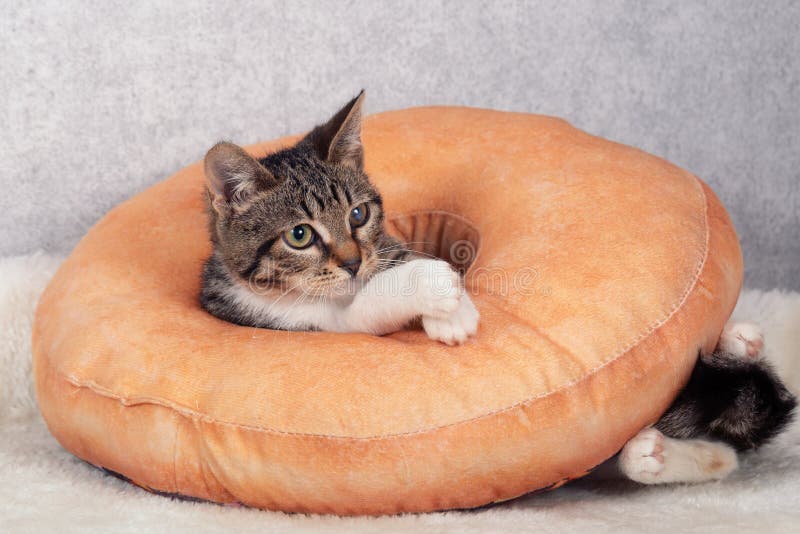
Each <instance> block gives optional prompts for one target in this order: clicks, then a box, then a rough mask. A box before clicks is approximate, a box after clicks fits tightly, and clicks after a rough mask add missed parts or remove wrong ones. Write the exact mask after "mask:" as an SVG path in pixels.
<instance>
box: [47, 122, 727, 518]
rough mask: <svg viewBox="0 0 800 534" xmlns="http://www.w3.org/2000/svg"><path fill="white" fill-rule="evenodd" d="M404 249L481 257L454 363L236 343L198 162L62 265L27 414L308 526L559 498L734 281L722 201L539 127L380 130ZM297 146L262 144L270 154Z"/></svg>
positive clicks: (702, 342)
mask: <svg viewBox="0 0 800 534" xmlns="http://www.w3.org/2000/svg"><path fill="white" fill-rule="evenodd" d="M363 137H364V144H365V152H366V167H367V171H368V172H369V174H370V176H371V178H372V180H373V181H374V183H375V184H376V185H377V186H378V188H379V189H380V190H381V192H382V194H383V197H384V202H385V208H386V211H387V215H388V218H389V223H388V224H389V228H390V230H391V231H392V232H393V233H395V234H397V235H398V236H400V237H401V238H403V239H405V240H407V241H409V242H412V243H413V246H415V247H418V248H420V249H423V250H427V251H429V252H434V253H437V254H439V255H442V256H444V257H449V258H451V259H454V260H455V261H456V262H458V261H461V260H459V255H460V254H461V251H462V250H466V251H467V254H468V257H467V259H466V260H465V261H464V264H463V266H464V267H465V268H467V267H468V268H467V272H466V279H465V283H466V287H467V290H468V291H469V292H470V294H471V296H472V298H473V301H474V302H475V304H476V306H477V307H478V309H479V310H480V312H481V323H480V326H479V330H478V335H477V337H476V338H474V339H472V340H470V341H469V342H467V343H466V344H464V345H462V346H460V347H448V346H445V345H443V344H439V343H436V342H433V341H430V340H428V339H427V338H426V337H425V334H424V333H423V332H422V331H421V330H419V329H410V330H407V331H402V332H398V333H395V334H392V335H389V336H384V337H373V336H369V335H359V334H333V333H324V332H282V331H270V330H264V329H254V328H245V327H240V326H235V325H232V324H229V323H225V322H223V321H221V320H219V319H216V318H214V317H212V316H210V315H209V314H208V313H206V312H205V311H204V310H203V309H202V308H201V307H200V306H199V302H198V292H199V284H200V271H201V266H202V263H203V261H204V259H205V258H206V257H207V256H208V254H209V252H210V244H209V242H208V235H207V230H206V221H205V214H204V207H203V176H202V166H201V165H200V164H195V165H192V166H190V167H187V168H186V169H184V170H182V171H180V172H179V173H178V174H176V175H175V176H173V177H172V178H169V179H167V180H165V181H164V182H162V183H160V184H157V185H156V186H154V187H152V188H150V189H148V190H147V191H145V192H143V193H141V194H139V195H137V196H136V197H134V198H132V199H131V200H128V201H127V202H125V203H123V204H121V205H120V206H118V207H117V208H115V209H114V210H112V211H111V212H110V213H109V214H108V215H107V216H106V217H105V218H104V219H103V220H102V221H100V222H99V223H98V224H97V225H96V226H95V227H94V228H92V230H91V231H90V232H89V233H88V234H87V236H86V237H85V238H84V239H83V240H82V241H81V242H80V244H79V245H78V246H77V248H76V249H75V251H74V252H73V254H72V255H71V256H70V257H69V258H68V259H67V261H66V262H65V263H64V264H63V265H62V267H61V268H60V270H59V271H58V273H57V274H56V276H55V277H54V279H53V281H52V282H51V284H50V285H49V287H48V288H47V289H46V291H45V293H44V294H43V296H42V299H41V301H40V304H39V307H38V310H37V315H36V323H35V327H34V337H33V354H34V372H35V379H36V389H37V396H38V399H39V404H40V408H41V410H42V413H43V415H44V418H45V420H46V422H47V424H48V427H49V428H50V431H51V432H52V433H53V435H54V436H55V437H56V438H57V439H58V440H59V442H60V443H61V444H62V445H63V446H64V447H65V448H66V449H68V450H70V451H71V452H73V453H74V454H75V455H77V456H79V457H81V458H83V459H85V460H87V461H89V462H91V463H93V464H95V465H98V466H102V467H104V468H107V469H110V470H112V471H115V472H118V473H120V474H122V475H124V476H126V477H128V478H130V479H131V480H132V481H134V482H136V483H137V484H140V485H142V486H145V487H147V488H150V489H154V490H158V491H164V492H169V493H178V494H181V495H187V496H192V497H198V498H202V499H209V500H213V501H218V502H225V503H230V502H239V503H243V504H247V505H251V506H257V507H263V508H270V509H280V510H286V511H303V512H331V513H338V514H381V513H396V512H404V511H428V510H437V509H447V508H464V507H474V506H479V505H483V504H486V503H489V502H493V501H499V500H504V499H509V498H512V497H515V496H518V495H521V494H524V493H527V492H530V491H533V490H536V489H540V488H549V487H555V486H557V485H559V484H562V483H563V482H565V481H567V480H569V479H571V478H575V477H578V476H581V475H582V474H584V473H585V472H586V471H587V470H589V469H591V468H592V467H594V466H595V465H597V464H598V463H600V462H602V461H604V460H605V459H607V458H609V457H610V456H612V455H613V454H614V453H615V452H617V451H618V450H619V449H620V448H621V447H622V445H623V444H624V443H625V441H627V440H628V439H629V438H630V437H632V436H633V435H634V434H636V432H637V431H638V430H640V429H641V428H642V427H644V426H645V425H647V424H650V423H653V422H654V421H655V420H657V418H658V417H659V416H660V414H661V413H663V411H664V410H665V409H666V408H667V407H668V405H669V404H670V402H671V401H672V399H673V398H674V396H675V395H676V393H677V392H678V391H679V389H680V388H681V387H682V385H683V384H684V383H685V381H686V380H687V378H688V375H689V373H690V371H691V369H692V366H693V364H694V361H695V358H696V357H697V354H698V352H699V351H703V350H705V351H707V350H711V349H712V348H713V347H714V345H715V344H716V341H717V339H718V337H719V333H720V331H721V329H722V326H723V325H724V323H725V321H726V320H727V318H728V317H729V315H730V313H731V311H732V309H733V307H734V305H735V303H736V299H737V296H738V294H739V290H740V286H741V279H742V260H741V251H740V248H739V244H738V240H737V237H736V234H735V232H734V229H733V227H732V225H731V222H730V219H729V217H728V215H727V214H726V212H725V210H724V208H723V207H722V205H721V204H720V202H719V200H718V199H717V197H716V196H715V195H714V193H713V192H712V191H711V190H710V189H709V188H708V187H707V186H706V185H705V184H704V183H703V182H701V181H700V180H698V179H697V178H696V177H694V176H692V175H691V174H689V173H688V172H686V171H683V170H681V169H679V168H677V167H675V166H674V165H672V164H670V163H668V162H666V161H664V160H662V159H659V158H657V157H654V156H651V155H649V154H646V153H644V152H642V151H639V150H637V149H633V148H630V147H627V146H623V145H620V144H616V143H612V142H609V141H606V140H603V139H601V138H598V137H594V136H591V135H588V134H586V133H584V132H582V131H580V130H577V129H575V128H573V127H571V126H570V125H569V124H567V123H566V122H564V121H562V120H559V119H554V118H550V117H543V116H537V115H528V114H516V113H503V112H497V111H489V110H479V109H470V108H416V109H409V110H403V111H397V112H388V113H382V114H379V115H374V116H371V117H368V118H367V119H366V120H365V123H364V132H363ZM294 139H296V138H285V139H281V140H277V141H274V142H268V143H263V144H260V145H257V146H254V147H251V152H252V153H253V154H254V155H258V156H260V155H263V154H265V153H268V152H269V151H272V150H275V149H276V148H278V147H281V146H286V145H287V144H289V143H291V142H292V141H293V140H294Z"/></svg>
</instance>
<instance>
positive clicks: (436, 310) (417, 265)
mask: <svg viewBox="0 0 800 534" xmlns="http://www.w3.org/2000/svg"><path fill="white" fill-rule="evenodd" d="M463 297H464V291H463V289H462V288H461V286H460V277H459V275H458V273H457V272H456V271H454V270H453V268H452V267H450V264H448V263H447V262H446V261H441V260H428V259H418V260H412V261H409V262H407V263H403V264H401V265H398V266H397V267H393V268H391V269H387V270H385V271H382V272H380V273H378V274H376V275H375V276H373V277H372V279H370V281H369V282H367V284H366V285H365V286H364V287H363V288H362V289H361V290H360V291H359V292H358V293H357V294H356V296H355V298H354V299H353V301H352V302H351V303H350V304H349V305H348V306H347V307H346V308H345V309H344V310H343V313H341V314H340V315H339V316H338V317H337V320H339V321H340V322H339V323H338V324H337V325H336V327H335V328H331V329H336V330H338V331H340V332H367V333H371V334H376V335H383V334H388V333H391V332H396V331H398V330H401V329H402V328H403V327H404V326H405V325H407V324H408V323H409V322H410V321H411V320H412V319H414V318H416V317H419V316H425V317H432V318H438V319H446V318H448V317H450V315H452V314H453V312H455V311H457V310H458V309H459V307H460V305H461V301H462V298H463Z"/></svg>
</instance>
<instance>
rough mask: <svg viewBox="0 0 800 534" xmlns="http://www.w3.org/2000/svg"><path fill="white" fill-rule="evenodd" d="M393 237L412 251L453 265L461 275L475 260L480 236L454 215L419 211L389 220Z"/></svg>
mask: <svg viewBox="0 0 800 534" xmlns="http://www.w3.org/2000/svg"><path fill="white" fill-rule="evenodd" d="M386 227H387V229H388V231H389V233H390V234H392V235H393V236H395V237H396V238H398V239H399V240H401V241H402V242H403V243H405V245H406V247H408V248H409V249H411V250H413V251H415V252H419V253H422V254H423V255H427V256H436V257H437V258H441V259H443V260H445V261H448V262H450V264H451V265H453V267H455V268H456V269H457V270H458V271H459V272H460V273H461V274H462V275H463V274H464V273H466V272H467V269H469V266H470V265H472V263H473V262H474V261H475V258H476V257H477V256H478V251H479V249H480V234H479V233H478V230H477V229H476V228H475V226H474V225H473V224H472V223H471V222H469V221H468V220H466V219H465V218H463V217H461V216H460V215H456V214H454V213H448V212H446V211H419V212H414V213H408V214H403V215H393V216H391V217H387V220H386Z"/></svg>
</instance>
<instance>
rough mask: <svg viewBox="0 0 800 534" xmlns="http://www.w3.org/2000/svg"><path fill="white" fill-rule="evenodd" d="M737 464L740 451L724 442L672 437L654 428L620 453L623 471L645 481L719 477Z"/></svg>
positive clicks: (694, 480)
mask: <svg viewBox="0 0 800 534" xmlns="http://www.w3.org/2000/svg"><path fill="white" fill-rule="evenodd" d="M737 466H738V461H737V458H736V451H735V450H734V449H733V448H732V447H730V446H728V445H725V444H724V443H718V442H713V441H706V440H702V439H673V438H668V437H666V436H664V435H663V434H662V433H661V432H659V431H658V430H656V429H655V428H652V427H651V428H645V429H644V430H642V431H641V432H639V433H638V434H637V435H636V436H635V437H634V438H633V439H631V440H630V441H629V442H628V443H626V444H625V447H624V448H623V449H622V452H621V453H620V455H619V468H620V471H621V472H622V473H623V474H624V475H625V476H626V477H628V478H630V479H631V480H635V481H636V482H641V483H642V484H665V483H669V482H705V481H708V480H718V479H721V478H725V477H726V476H728V475H729V474H730V473H731V472H732V471H734V470H735V469H736V467H737Z"/></svg>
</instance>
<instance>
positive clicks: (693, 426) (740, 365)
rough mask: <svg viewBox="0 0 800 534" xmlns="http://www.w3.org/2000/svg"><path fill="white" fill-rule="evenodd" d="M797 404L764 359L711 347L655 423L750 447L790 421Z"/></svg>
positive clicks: (669, 430)
mask: <svg viewBox="0 0 800 534" xmlns="http://www.w3.org/2000/svg"><path fill="white" fill-rule="evenodd" d="M796 405H797V399H795V397H794V395H792V394H791V393H790V392H789V390H787V389H786V386H784V384H783V382H781V380H780V378H778V375H777V374H776V373H775V371H774V370H773V368H772V366H771V365H769V363H767V362H765V361H763V360H761V361H754V360H752V359H749V358H739V357H736V356H733V355H730V354H726V353H724V352H715V353H713V354H710V355H706V356H701V357H700V358H698V360H697V365H696V366H695V368H694V371H692V376H691V378H690V379H689V383H688V384H687V385H686V388H685V389H684V390H683V391H682V392H681V394H680V395H679V396H678V398H677V399H675V402H674V403H673V404H672V406H670V407H669V409H668V410H667V412H666V413H665V414H664V415H663V416H662V417H661V419H660V420H659V421H658V423H656V428H657V429H658V430H660V431H661V432H663V433H664V434H665V435H667V436H670V437H674V438H697V437H707V438H711V439H716V440H720V441H724V442H726V443H729V444H731V445H733V446H734V447H736V449H738V450H745V449H753V448H755V447H758V446H759V445H761V444H763V443H764V442H766V441H767V440H769V439H770V438H772V437H774V436H776V435H777V434H778V433H780V432H781V430H783V429H784V428H785V427H786V425H787V424H789V422H791V420H792V417H793V415H794V409H795V406H796Z"/></svg>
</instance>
